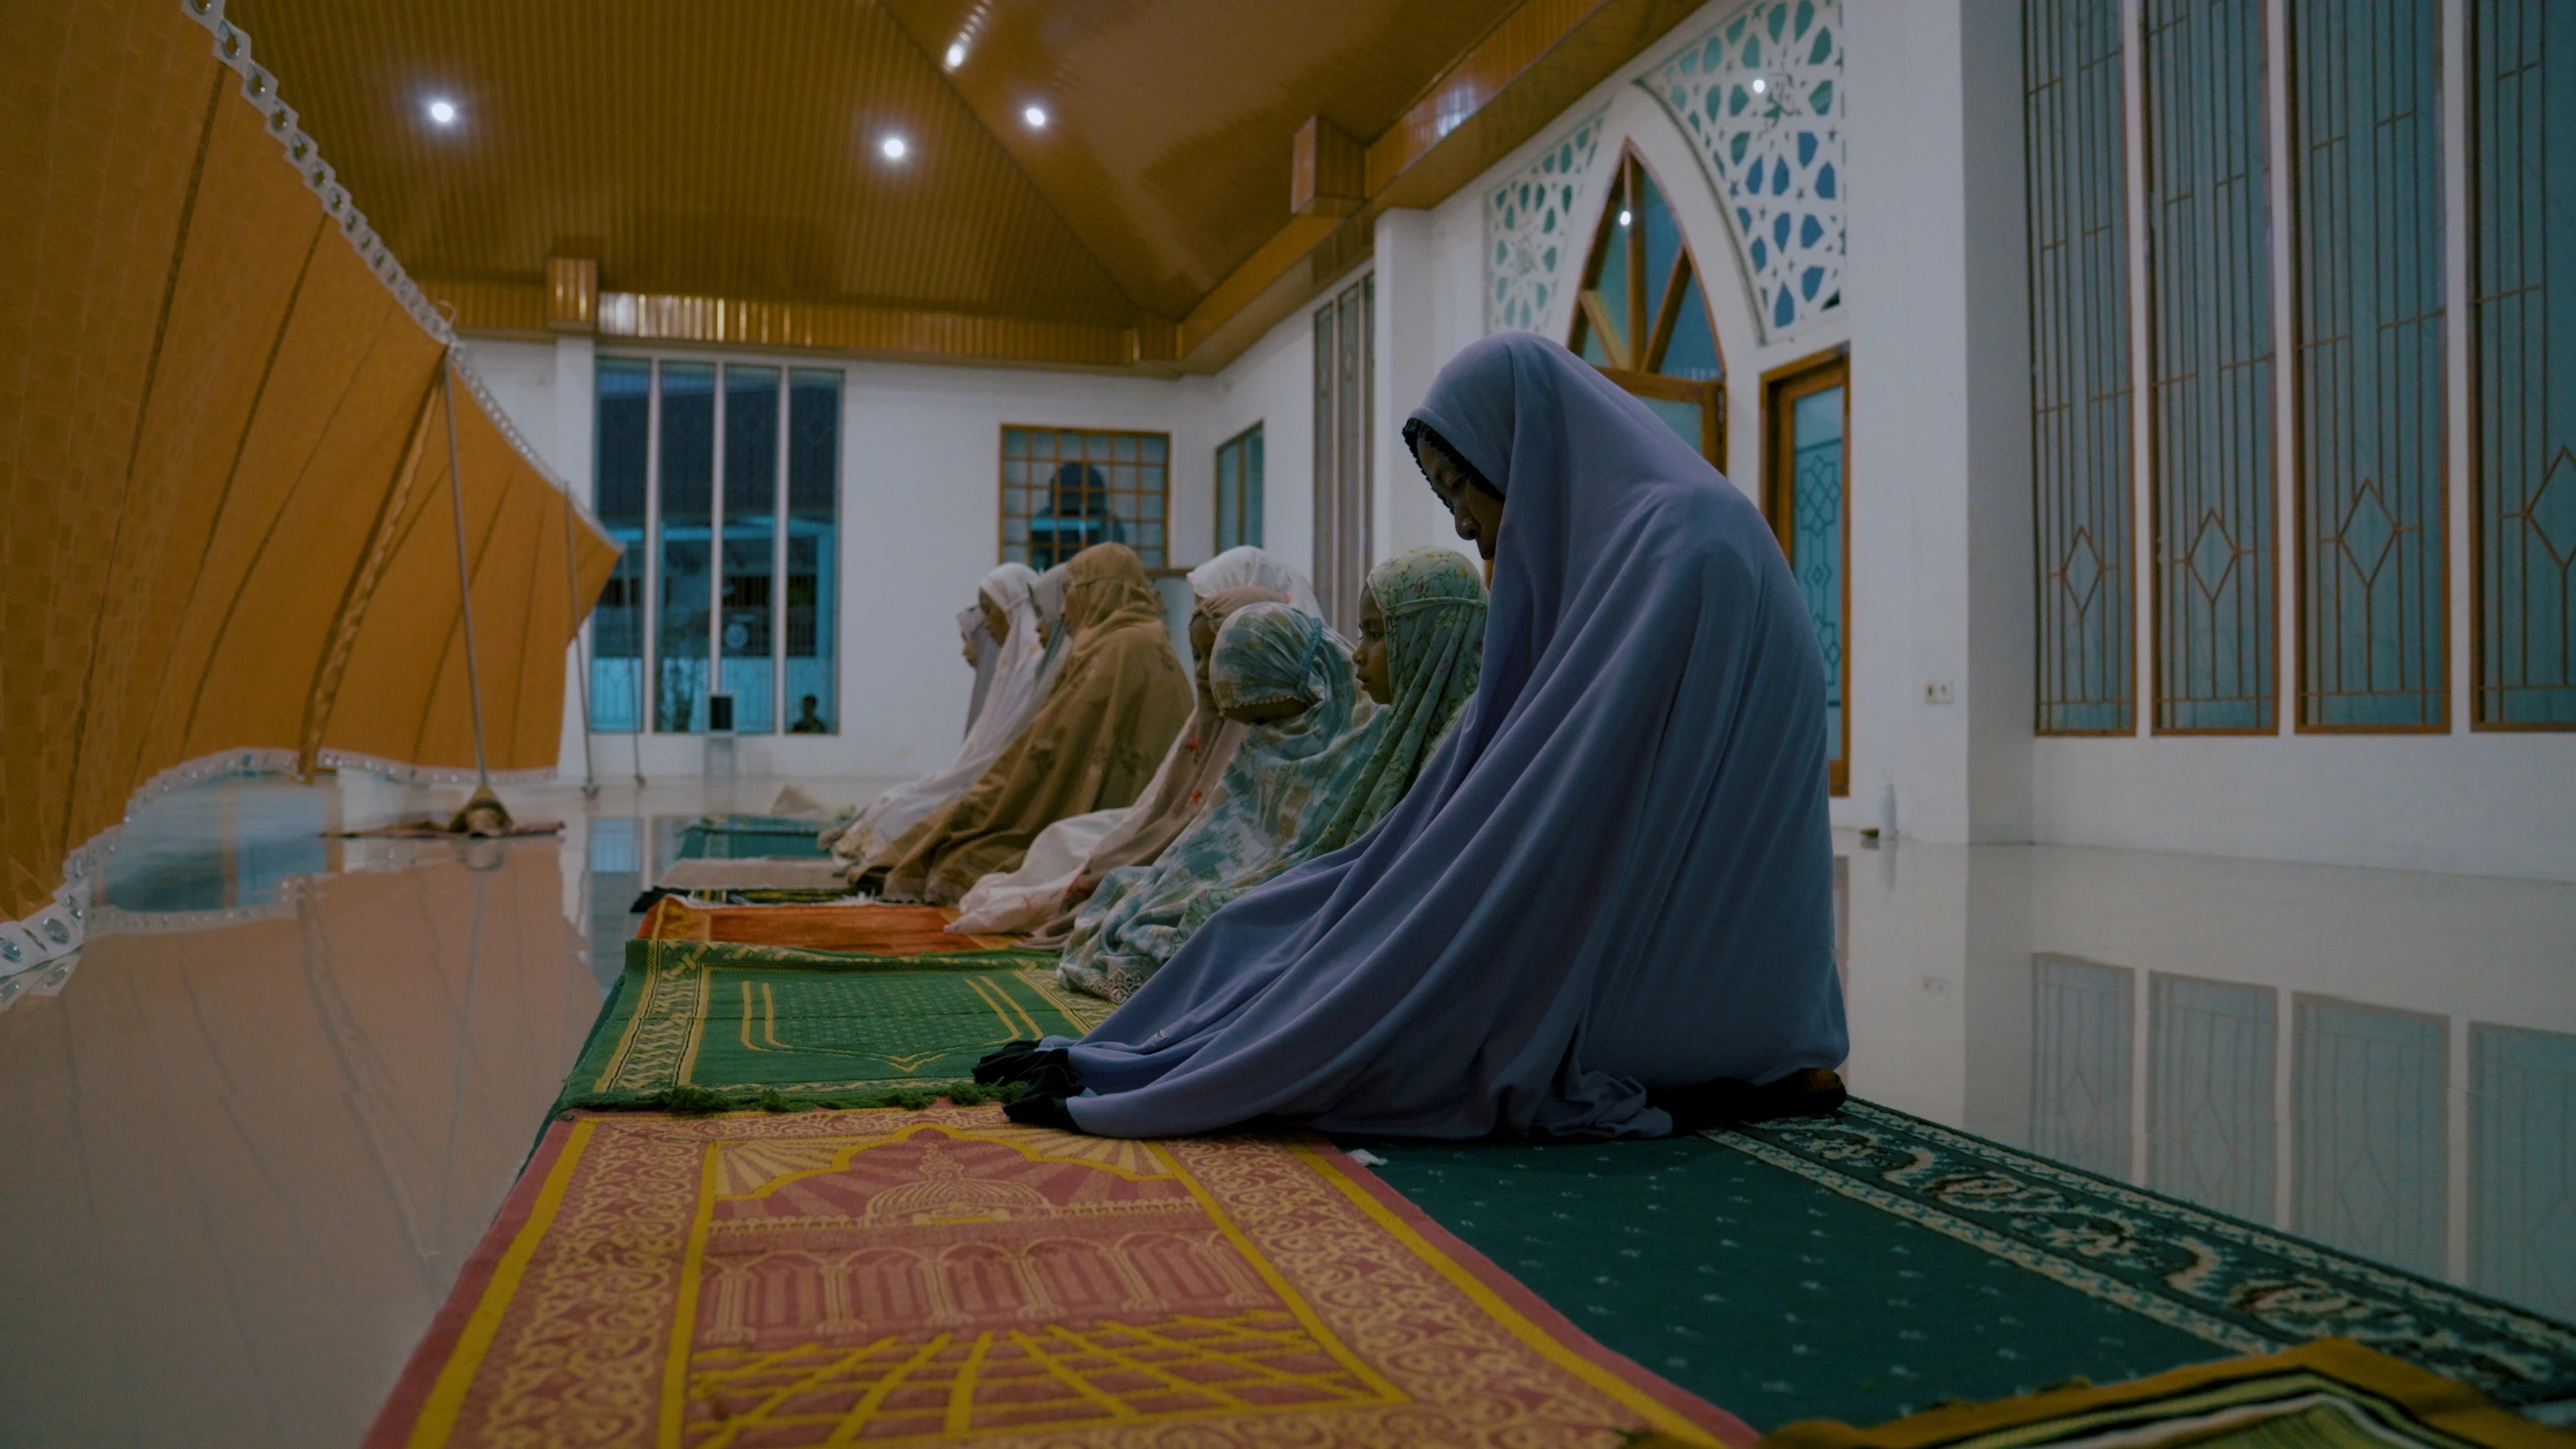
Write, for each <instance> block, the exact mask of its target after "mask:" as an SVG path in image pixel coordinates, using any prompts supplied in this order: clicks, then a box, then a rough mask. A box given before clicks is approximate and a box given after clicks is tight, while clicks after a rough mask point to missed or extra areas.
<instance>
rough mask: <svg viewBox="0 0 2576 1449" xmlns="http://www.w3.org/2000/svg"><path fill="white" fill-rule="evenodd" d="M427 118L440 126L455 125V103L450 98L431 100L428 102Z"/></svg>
mask: <svg viewBox="0 0 2576 1449" xmlns="http://www.w3.org/2000/svg"><path fill="white" fill-rule="evenodd" d="M429 118H430V120H431V121H433V122H435V123H437V124H439V125H441V126H453V125H455V124H456V103H455V102H454V101H450V100H435V101H431V102H430V103H429Z"/></svg>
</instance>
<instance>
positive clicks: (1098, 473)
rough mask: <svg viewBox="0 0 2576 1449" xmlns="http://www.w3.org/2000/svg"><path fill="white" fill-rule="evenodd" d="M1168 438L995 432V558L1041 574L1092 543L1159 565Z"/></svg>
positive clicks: (1078, 431) (1081, 431) (1074, 431)
mask: <svg viewBox="0 0 2576 1449" xmlns="http://www.w3.org/2000/svg"><path fill="white" fill-rule="evenodd" d="M1171 451H1172V439H1171V435H1170V434H1168V433H1121V432H1109V431H1105V430H1102V429H1097V428H1036V427H1021V426H1006V427H1004V428H1003V429H1002V561H1003V562H1004V563H1024V564H1027V565H1028V566H1029V567H1031V568H1033V569H1039V570H1045V569H1049V568H1053V567H1054V566H1055V565H1057V564H1060V563H1063V562H1064V561H1065V560H1067V559H1069V558H1072V557H1073V556H1074V555H1075V554H1078V553H1080V552H1082V551H1083V550H1084V549H1086V548H1089V547H1091V546H1092V545H1093V544H1096V543H1123V544H1125V545H1127V546H1128V547H1129V548H1132V549H1134V550H1135V551H1136V556H1137V557H1138V558H1140V559H1142V560H1143V561H1144V563H1145V567H1147V568H1161V567H1162V566H1163V560H1164V553H1165V550H1166V543H1165V539H1164V510H1165V508H1166V506H1167V504H1168V503H1169V501H1170V497H1171Z"/></svg>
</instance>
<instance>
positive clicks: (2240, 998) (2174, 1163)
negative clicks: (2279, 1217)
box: [2147, 974, 2275, 1223]
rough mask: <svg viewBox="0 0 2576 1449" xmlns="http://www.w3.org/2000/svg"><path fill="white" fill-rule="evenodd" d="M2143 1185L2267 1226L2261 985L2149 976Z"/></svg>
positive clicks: (2265, 1019) (2268, 1057)
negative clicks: (2145, 1154)
mask: <svg viewBox="0 0 2576 1449" xmlns="http://www.w3.org/2000/svg"><path fill="white" fill-rule="evenodd" d="M2148 987H2149V993H2148V994H2149V1007H2148V1017H2147V1132H2148V1145H2147V1186H2149V1187H2152V1188H2154V1189H2156V1190H2157V1191H2158V1192H2169V1193H2172V1194H2174V1195H2175V1196H2177V1197H2182V1198H2187V1199H2189V1200H2190V1201H2192V1202H2196V1203H2199V1204H2200V1205H2201V1206H2203V1207H2210V1208H2216V1209H2218V1210H2219V1211H2220V1212H2225V1213H2233V1214H2235V1215H2236V1216H2238V1217H2240V1218H2248V1219H2251V1220H2253V1221H2255V1222H2258V1223H2267V1222H2270V1221H2271V1220H2272V1174H2273V1170H2274V1166H2273V1157H2272V1154H2273V1140H2272V1137H2273V1134H2272V1036H2273V1012H2274V1005H2273V1001H2274V996H2275V993H2274V992H2273V990H2272V988H2270V987H2268V986H2243V985H2238V984H2236V983H2234V982H2226V981H2199V980H2194V979H2192V978H2191V977H2188V976H2165V975H2161V974H2159V975H2156V976H2153V977H2151V978H2149V982H2148Z"/></svg>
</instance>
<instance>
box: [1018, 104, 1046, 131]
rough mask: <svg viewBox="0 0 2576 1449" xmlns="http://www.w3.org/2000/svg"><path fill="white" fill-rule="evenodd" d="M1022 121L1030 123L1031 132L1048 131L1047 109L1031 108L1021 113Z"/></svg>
mask: <svg viewBox="0 0 2576 1449" xmlns="http://www.w3.org/2000/svg"><path fill="white" fill-rule="evenodd" d="M1020 119H1021V120H1023V121H1026V122H1028V123H1029V129H1030V130H1032V131H1043V130H1045V129H1046V123H1047V113H1046V107H1044V106H1031V107H1029V108H1028V109H1027V110H1025V111H1022V112H1020Z"/></svg>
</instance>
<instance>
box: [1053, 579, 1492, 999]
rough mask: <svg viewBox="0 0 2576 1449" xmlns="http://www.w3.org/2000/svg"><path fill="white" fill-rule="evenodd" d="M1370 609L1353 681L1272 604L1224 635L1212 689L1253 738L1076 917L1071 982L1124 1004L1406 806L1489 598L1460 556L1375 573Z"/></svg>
mask: <svg viewBox="0 0 2576 1449" xmlns="http://www.w3.org/2000/svg"><path fill="white" fill-rule="evenodd" d="M1361 597H1362V600H1363V603H1362V629H1363V630H1364V631H1369V630H1370V629H1371V627H1372V625H1374V626H1375V633H1374V637H1373V638H1372V639H1371V640H1370V641H1369V642H1368V643H1366V644H1364V645H1363V647H1362V651H1361V653H1362V663H1363V667H1362V668H1361V669H1360V670H1359V671H1358V674H1357V677H1356V678H1355V677H1354V673H1353V670H1352V667H1351V664H1350V662H1349V661H1348V660H1346V659H1345V658H1344V656H1343V654H1342V652H1341V647H1342V646H1341V641H1340V640H1339V639H1337V638H1335V637H1334V636H1333V634H1332V633H1331V631H1330V630H1327V629H1325V628H1324V627H1323V625H1322V623H1321V622H1320V621H1316V620H1311V619H1306V618H1305V617H1304V616H1299V615H1284V611H1281V610H1279V609H1277V608H1276V606H1273V607H1271V608H1267V609H1264V608H1250V609H1245V610H1244V611H1242V612H1241V613H1239V614H1237V615H1236V616H1235V617H1234V619H1233V620H1231V621H1230V622H1229V623H1228V624H1227V625H1226V627H1225V629H1224V630H1223V631H1221V632H1220V634H1219V636H1218V644H1217V648H1216V653H1215V656H1214V660H1213V667H1212V670H1211V673H1212V676H1213V678H1212V683H1213V687H1214V693H1215V695H1216V699H1217V702H1218V704H1219V707H1220V708H1222V709H1223V710H1224V711H1225V712H1226V714H1227V715H1228V716H1229V717H1230V718H1233V719H1237V720H1241V721H1244V722H1245V723H1247V724H1248V725H1249V727H1250V728H1249V731H1248V733H1246V735H1245V736H1244V742H1243V744H1242V746H1241V747H1240V748H1238V749H1237V750H1236V752H1235V757H1234V762H1233V763H1232V764H1231V765H1229V766H1228V767H1227V768H1226V772H1225V777H1224V779H1223V781H1222V782H1221V783H1220V784H1219V785H1218V787H1217V792H1216V798H1215V799H1214V800H1213V801H1212V802H1211V803H1210V804H1209V806H1208V810H1207V813H1206V814H1205V815H1204V816H1202V817H1201V818H1200V819H1199V821H1198V822H1197V823H1196V824H1194V825H1192V826H1191V827H1190V828H1189V829H1188V830H1185V831H1183V832H1182V833H1181V835H1180V837H1179V838H1178V839H1176V840H1174V841H1173V842H1172V844H1171V845H1170V847H1169V848H1167V849H1166V850H1165V851H1164V852H1163V855H1162V858H1161V859H1159V860H1157V861H1156V862H1154V863H1153V864H1152V865H1149V866H1131V867H1129V868H1127V869H1124V870H1116V871H1112V872H1110V873H1109V875H1108V876H1107V878H1106V879H1104V880H1103V881H1102V882H1101V883H1100V888H1099V891H1098V892H1097V893H1096V894H1094V895H1093V896H1092V897H1091V898H1090V900H1088V901H1087V902H1085V903H1084V904H1083V905H1082V906H1081V908H1080V910H1079V911H1078V913H1077V914H1076V915H1075V917H1074V920H1073V926H1072V931H1071V933H1070V934H1071V939H1070V940H1069V941H1068V942H1067V944H1066V946H1065V952H1064V960H1063V964H1062V966H1061V967H1060V968H1059V971H1060V975H1061V976H1062V979H1063V981H1064V983H1065V985H1067V986H1070V987H1072V988H1074V989H1075V990H1077V991H1085V992H1088V993H1090V994H1091V995H1094V996H1099V997H1103V998H1106V999H1108V1000H1110V1001H1124V1000H1126V999H1127V998H1128V997H1129V996H1130V995H1132V994H1134V992H1135V990H1136V988H1137V987H1139V986H1142V985H1143V984H1144V983H1145V981H1146V980H1147V979H1148V978H1150V977H1152V976H1153V974H1154V973H1155V972H1156V971H1157V970H1160V969H1161V967H1162V964H1163V963H1164V962H1165V961H1167V960H1169V959H1170V958H1171V956H1172V953H1173V952H1175V951H1177V950H1179V949H1180V946H1181V943H1182V942H1184V941H1187V940H1188V939H1189V938H1190V937H1191V936H1192V935H1193V934H1195V933H1196V932H1197V930H1198V928H1199V927H1200V925H1202V924H1203V923H1204V922H1206V920H1207V919H1208V918H1209V917H1210V916H1211V915H1213V914H1215V913H1216V911H1217V910H1219V909H1220V908H1222V907H1223V906H1224V905H1225V903H1226V902H1227V901H1229V900H1232V899H1233V898H1234V897H1235V896H1237V895H1240V894H1242V893H1243V892H1244V891H1246V890H1248V889H1250V888H1252V887H1253V886H1256V885H1258V884H1260V883H1261V882H1263V881H1265V880H1268V879H1269V878H1271V877H1272V876H1275V875H1278V874H1279V873H1281V872H1282V871H1285V870H1287V869H1288V868H1290V867H1291V866H1294V865H1296V864H1298V863H1299V862H1301V861H1304V860H1307V859H1310V858H1312V857H1314V856H1317V855H1321V854H1323V853H1325V852H1327V851H1331V850H1337V849H1339V848H1341V847H1342V846H1343V845H1346V844H1348V843H1350V842H1351V841H1353V840H1356V839H1358V838H1359V837H1361V836H1362V835H1365V834H1367V833H1368V829H1369V827H1370V826H1372V825H1375V824H1376V823H1377V822H1378V820H1379V818H1380V817H1382V816H1384V815H1385V814H1386V812H1387V810H1388V809H1389V808H1391V807H1392V806H1393V805H1394V804H1395V802H1396V801H1397V800H1399V799H1401V798H1402V797H1403V795H1404V792H1405V790H1406V789H1407V788H1408V787H1410V786H1411V785H1412V783H1413V780H1414V777H1415V776H1416V775H1417V774H1418V773H1419V772H1420V770H1421V766H1422V763H1423V761H1424V760H1425V759H1426V758H1427V757H1428V756H1429V755H1430V754H1431V752H1432V751H1433V749H1434V748H1435V747H1437V745H1438V744H1439V742H1440V739H1441V736H1442V735H1444V734H1445V733H1447V731H1448V729H1449V726H1450V725H1451V723H1452V722H1454V721H1455V720H1456V719H1457V717H1458V712H1459V709H1460V707H1461V706H1462V705H1464V704H1465V703H1466V701H1467V699H1468V697H1469V696H1471V695H1473V694H1474V693H1475V692H1476V678H1477V673H1478V666H1479V664H1480V662H1481V656H1480V655H1479V654H1478V652H1477V650H1478V646H1479V644H1480V643H1481V641H1482V638H1483V635H1484V627H1485V586H1484V583H1483V581H1482V580H1480V579H1479V578H1477V576H1476V570H1475V569H1474V568H1472V567H1471V566H1469V564H1468V562H1467V560H1466V559H1464V558H1463V557H1461V556H1459V555H1458V554H1457V553H1456V552H1454V551H1452V550H1449V549H1430V548H1426V549H1416V550H1414V551H1412V552H1410V553H1407V554H1403V555H1400V556H1399V557H1396V558H1393V559H1389V560H1388V561H1386V562H1385V563H1382V564H1379V565H1378V566H1377V567H1376V568H1375V569H1373V570H1371V571H1370V574H1369V578H1368V585H1367V588H1366V589H1365V590H1364V591H1363V593H1362V595H1361ZM1371 674H1374V675H1376V679H1375V680H1374V683H1373V686H1372V683H1371V682H1370V681H1369V679H1368V676H1369V675H1371ZM1363 691H1365V692H1366V693H1367V695H1368V697H1369V698H1368V700H1367V701H1359V700H1358V699H1357V696H1358V695H1359V694H1360V693H1361V692H1363Z"/></svg>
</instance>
